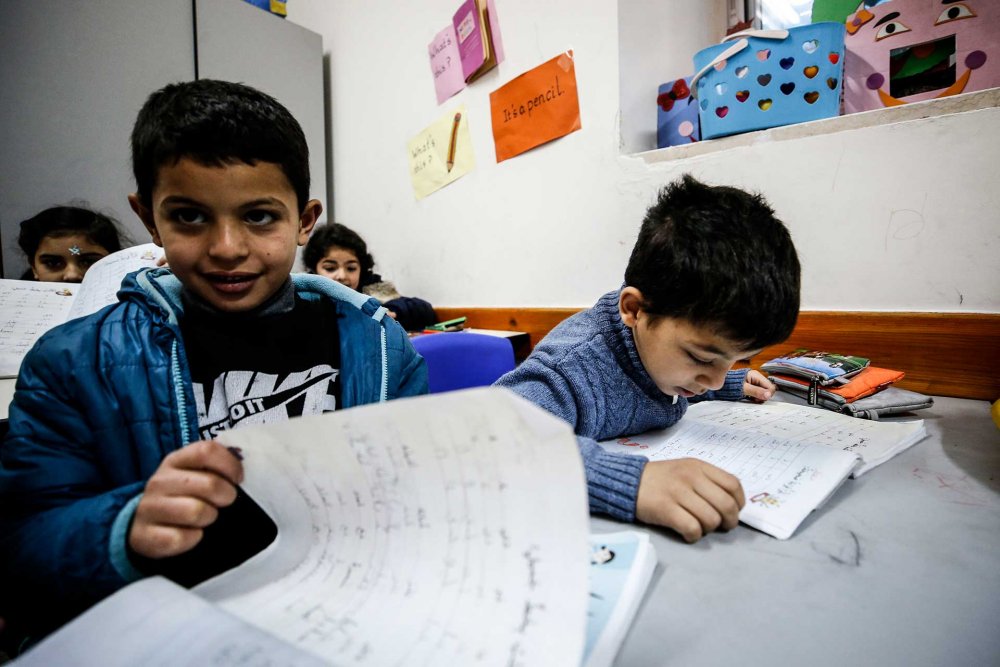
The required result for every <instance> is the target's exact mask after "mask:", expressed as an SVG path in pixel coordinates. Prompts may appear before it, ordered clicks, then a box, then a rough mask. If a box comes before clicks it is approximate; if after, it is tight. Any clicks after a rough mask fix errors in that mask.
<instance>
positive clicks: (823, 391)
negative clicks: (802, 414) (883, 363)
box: [770, 366, 906, 409]
mask: <svg viewBox="0 0 1000 667" xmlns="http://www.w3.org/2000/svg"><path fill="white" fill-rule="evenodd" d="M904 375H906V374H905V373H903V372H902V371H894V370H890V369H888V368H878V367H877V366H868V367H866V368H864V369H862V370H861V372H859V373H858V374H857V375H854V376H853V377H852V378H851V381H850V382H848V383H847V384H843V385H830V386H829V387H823V386H818V387H816V388H815V393H816V398H817V399H818V398H820V397H822V398H824V399H826V401H827V402H829V403H831V404H833V405H836V406H837V408H835V409H839V408H840V407H841V406H843V405H846V404H848V403H853V402H854V401H857V400H859V399H862V398H864V397H866V396H871V395H872V394H874V393H876V392H878V391H881V390H883V389H885V388H886V387H888V386H889V385H891V384H892V383H893V382H897V381H899V380H901V379H902V378H903V376H904ZM770 379H771V381H772V382H774V383H775V384H776V385H778V386H779V387H783V388H786V389H789V390H791V391H793V392H804V394H805V395H806V396H807V398H809V397H810V392H809V389H810V386H811V385H812V382H811V381H810V380H807V379H805V378H802V377H794V376H791V375H781V374H772V375H771V376H770ZM809 402H810V404H813V403H815V402H817V401H816V400H810V401H809ZM824 407H827V406H824Z"/></svg>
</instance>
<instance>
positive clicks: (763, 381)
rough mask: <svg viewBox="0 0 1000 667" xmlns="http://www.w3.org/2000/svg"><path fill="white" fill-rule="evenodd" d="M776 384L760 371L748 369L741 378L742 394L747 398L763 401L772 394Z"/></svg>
mask: <svg viewBox="0 0 1000 667" xmlns="http://www.w3.org/2000/svg"><path fill="white" fill-rule="evenodd" d="M777 390H778V387H777V385H775V384H774V383H773V382H771V381H770V380H768V379H767V377H765V376H764V374H763V373H761V372H760V371H755V370H752V369H751V370H750V371H749V372H747V376H746V379H744V380H743V394H744V396H746V397H747V398H749V399H752V400H754V401H757V402H758V403H763V402H764V401H767V400H770V398H771V397H772V396H774V392H776V391H777Z"/></svg>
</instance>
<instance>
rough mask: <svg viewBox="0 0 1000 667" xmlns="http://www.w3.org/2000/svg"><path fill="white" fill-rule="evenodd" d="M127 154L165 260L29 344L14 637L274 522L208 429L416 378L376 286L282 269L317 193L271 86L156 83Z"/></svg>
mask: <svg viewBox="0 0 1000 667" xmlns="http://www.w3.org/2000/svg"><path fill="white" fill-rule="evenodd" d="M132 163H133V169H134V172H135V179H136V185H137V192H136V193H135V194H133V195H131V196H130V197H129V202H130V204H131V206H132V209H133V210H134V211H135V213H136V214H137V215H138V216H139V217H140V218H141V219H142V222H143V224H144V225H145V226H146V228H147V229H148V230H149V232H150V234H151V235H152V237H153V241H154V242H155V243H156V244H157V245H159V246H162V247H163V249H164V252H165V255H166V259H167V261H168V264H169V269H168V268H158V269H147V270H144V271H140V272H137V273H134V274H131V275H129V276H128V277H127V278H126V279H125V281H124V282H123V283H122V287H121V290H120V291H119V293H118V296H119V299H120V302H119V303H118V304H116V305H113V306H109V307H107V308H104V309H103V310H101V311H99V312H97V313H95V314H94V315H91V316H89V317H85V318H80V319H77V320H73V321H71V322H68V323H66V324H64V325H62V326H60V327H57V328H55V329H53V330H52V331H50V332H48V333H47V334H46V335H44V336H43V337H42V338H41V339H40V340H39V341H38V343H37V344H36V345H35V347H34V348H33V349H32V350H31V352H30V353H29V354H28V356H27V357H26V358H25V360H24V363H23V365H22V367H21V371H20V375H19V377H18V382H17V389H16V393H15V395H14V400H13V402H12V403H11V407H10V431H9V433H8V435H7V437H6V439H5V440H4V442H3V445H2V448H0V576H2V578H3V581H2V585H0V589H2V590H3V593H2V597H0V616H4V617H6V620H7V622H8V625H9V626H10V627H11V628H14V627H15V626H16V627H17V630H18V631H19V634H25V635H34V636H35V637H37V636H40V635H42V634H44V633H46V632H48V631H49V630H51V629H53V628H55V627H57V626H58V625H60V624H61V623H63V622H65V621H67V620H69V619H70V618H71V617H72V616H74V615H76V614H77V613H79V612H81V611H82V610H84V609H86V608H87V607H88V606H90V605H91V604H93V603H95V602H97V601H98V600H100V599H101V598H103V597H105V596H107V595H109V594H110V593H112V592H114V591H115V590H117V589H118V588H121V587H122V586H124V585H125V584H127V583H129V582H130V581H133V580H135V579H138V578H141V577H142V576H145V575H150V574H164V575H166V576H168V577H170V578H172V579H174V580H175V581H178V582H180V583H183V584H185V585H193V584H194V583H197V582H199V581H202V580H204V579H207V578H208V577H210V576H213V575H215V574H217V573H219V572H221V571H224V570H225V569H228V568H230V567H232V566H234V565H236V564H238V563H239V562H241V561H242V560H245V559H246V558H248V557H249V556H250V555H252V554H253V553H256V552H257V551H259V550H260V549H261V548H263V547H264V546H266V545H267V544H268V543H269V542H270V541H271V540H272V539H273V537H274V535H275V528H274V525H273V523H271V522H270V520H269V519H268V518H267V517H266V516H265V515H263V513H262V511H261V510H260V509H259V507H257V506H256V504H255V503H253V501H252V500H250V499H249V498H248V497H246V496H245V495H243V494H242V492H241V491H239V489H238V485H239V483H240V481H241V480H242V478H243V469H242V464H241V462H240V456H239V452H234V451H230V450H227V449H226V448H225V447H223V446H222V445H220V444H218V443H217V442H215V441H214V440H213V439H212V438H213V437H214V436H215V435H216V434H217V433H219V432H220V431H222V430H225V429H229V428H235V427H239V426H242V425H244V424H262V423H270V422H275V421H281V420H286V419H289V418H292V417H296V416H299V415H305V414H315V413H320V412H327V411H330V410H336V409H341V408H349V407H352V406H355V405H361V404H365V403H373V402H377V401H385V400H388V399H393V398H397V397H401V396H411V395H416V394H421V393H425V392H426V389H427V372H426V368H425V366H424V363H423V360H422V359H421V358H420V356H419V355H417V354H416V352H415V351H414V350H413V347H412V346H411V345H410V343H409V340H408V339H407V337H406V334H405V332H404V331H403V330H402V329H401V328H400V327H399V326H398V325H397V324H396V323H395V322H394V321H393V320H392V319H391V318H389V317H386V316H385V309H384V308H382V307H381V306H380V305H379V304H378V302H376V301H374V300H372V299H369V298H367V297H365V296H363V295H361V294H359V293H357V292H355V291H354V290H351V289H348V288H346V287H344V286H342V285H339V284H338V283H335V282H334V281H332V280H328V279H326V278H322V277H318V276H310V275H295V276H292V275H291V274H290V272H291V269H292V264H293V262H294V260H295V254H296V249H297V247H298V246H301V245H304V244H305V243H306V241H307V240H308V237H309V232H310V230H311V229H312V228H313V225H314V224H315V222H316V220H317V218H318V217H319V215H320V213H321V212H322V205H321V204H320V202H319V201H317V200H315V199H309V197H308V193H309V167H308V164H309V161H308V148H307V146H306V140H305V136H304V135H303V133H302V129H301V128H300V126H299V124H298V123H297V122H296V121H295V119H294V118H293V117H292V116H291V114H290V113H289V112H288V111H287V109H285V108H284V107H283V106H281V104H279V103H278V102H277V101H276V100H274V99H273V98H271V97H269V96H267V95H264V94H263V93H260V92H259V91H256V90H254V89H252V88H249V87H246V86H243V85H240V84H235V83H227V82H221V81H209V80H201V81H195V82H189V83H180V84H172V85H169V86H166V87H165V88H163V89H161V90H159V91H157V92H155V93H153V94H152V95H151V96H150V98H149V99H148V100H147V102H146V104H145V105H144V106H143V108H142V110H141V111H140V112H139V115H138V118H137V120H136V123H135V127H134V129H133V133H132ZM317 446H322V443H317Z"/></svg>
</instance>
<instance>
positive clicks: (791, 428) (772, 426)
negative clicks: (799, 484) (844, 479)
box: [685, 401, 927, 477]
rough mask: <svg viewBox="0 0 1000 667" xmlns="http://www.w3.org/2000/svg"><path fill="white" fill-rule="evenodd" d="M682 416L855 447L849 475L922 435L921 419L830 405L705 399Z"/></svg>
mask: <svg viewBox="0 0 1000 667" xmlns="http://www.w3.org/2000/svg"><path fill="white" fill-rule="evenodd" d="M685 419H696V420H699V421H708V422H711V423H713V424H718V425H727V426H730V427H732V428H735V429H739V430H746V431H753V432H756V433H765V434H767V435H773V436H775V437H779V438H789V439H792V440H797V441H800V442H812V443H816V444H820V445H827V446H829V447H836V448H838V449H843V450H845V451H848V452H854V453H855V454H857V455H858V456H860V457H861V460H862V465H861V466H859V467H858V468H857V469H856V470H855V471H854V477H859V476H861V474H863V473H864V472H866V471H868V470H871V469H872V468H874V467H875V466H877V465H879V464H880V463H884V462H885V461H887V460H889V459H890V458H892V457H893V456H895V455H896V454H898V453H899V452H901V451H903V450H904V449H906V448H907V447H910V446H912V445H914V444H916V443H917V442H919V441H920V440H921V439H923V438H924V437H925V436H926V435H927V429H926V428H925V427H924V421H923V420H922V419H918V420H915V421H907V422H882V421H871V420H869V419H858V418H856V417H849V416H847V415H842V414H839V413H836V412H831V411H829V410H821V409H817V408H813V407H806V406H802V405H792V404H789V403H778V402H770V403H764V404H761V405H756V404H752V403H732V402H722V401H705V402H703V403H697V404H695V405H692V406H691V408H690V409H689V410H688V413H687V415H686V416H685Z"/></svg>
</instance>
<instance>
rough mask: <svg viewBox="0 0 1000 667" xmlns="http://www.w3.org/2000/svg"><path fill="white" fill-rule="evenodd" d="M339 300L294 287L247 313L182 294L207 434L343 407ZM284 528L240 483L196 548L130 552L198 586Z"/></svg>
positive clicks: (184, 330)
mask: <svg viewBox="0 0 1000 667" xmlns="http://www.w3.org/2000/svg"><path fill="white" fill-rule="evenodd" d="M338 332H339V330H338V328H337V313H336V306H334V304H333V303H331V302H329V301H327V300H321V301H305V300H302V299H299V298H298V297H295V296H294V293H293V292H292V291H291V285H290V284H288V285H286V287H285V289H284V290H283V295H282V294H279V295H278V297H276V299H274V300H272V301H271V302H269V303H268V304H266V305H265V306H264V307H263V308H261V309H258V310H257V311H255V312H253V313H247V314H225V313H218V312H215V311H212V310H209V309H207V308H206V307H205V306H204V305H201V304H198V303H196V302H192V301H191V300H190V299H187V298H186V299H185V313H184V318H183V320H182V322H181V334H182V336H183V338H184V347H185V351H186V353H187V359H188V365H189V367H190V370H191V378H192V384H193V385H194V386H193V388H194V393H195V402H196V403H197V406H198V424H199V431H200V432H201V436H200V437H201V439H206V440H207V439H211V438H212V437H214V435H215V434H217V433H218V432H219V431H222V430H225V429H227V428H236V427H239V426H245V425H249V424H263V423H274V422H279V421H286V420H288V419H289V418H292V417H297V416H301V415H305V414H318V413H321V412H329V411H332V410H335V409H337V407H338V406H339V405H340V340H339V333H338ZM277 534H278V531H277V527H276V526H275V525H274V522H273V521H271V519H270V518H269V517H268V516H267V514H265V513H264V511H263V510H262V509H261V508H260V506H259V505H257V503H255V502H254V501H253V499H252V498H250V496H248V495H247V494H246V493H245V492H244V491H243V490H242V489H239V488H238V489H237V497H236V501H235V502H234V503H233V504H232V505H230V506H228V507H225V508H222V509H221V510H220V511H219V515H218V518H217V519H216V520H215V522H214V523H212V525H211V526H209V527H208V528H206V529H205V533H204V536H203V538H202V540H201V541H200V542H199V543H198V544H197V545H196V546H195V547H194V548H193V549H191V550H190V551H188V552H186V553H183V554H180V555H178V556H173V557H170V558H163V559H155V560H154V559H148V558H143V557H141V556H139V555H138V554H135V553H131V552H130V559H131V560H133V562H134V563H135V565H136V567H138V568H139V570H141V571H142V572H144V573H146V574H162V575H164V576H166V577H168V578H169V579H172V580H173V581H175V582H177V583H179V584H181V585H183V586H193V585H195V584H197V583H200V582H202V581H205V580H206V579H209V578H211V577H213V576H215V575H217V574H221V573H222V572H225V571H226V570H229V569H231V568H233V567H235V566H237V565H239V564H240V563H242V562H243V561H245V560H246V559H248V558H250V557H251V556H253V555H254V554H256V553H257V552H259V551H261V550H262V549H264V547H266V546H267V545H268V544H270V543H271V542H272V541H274V538H275V537H276V536H277Z"/></svg>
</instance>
